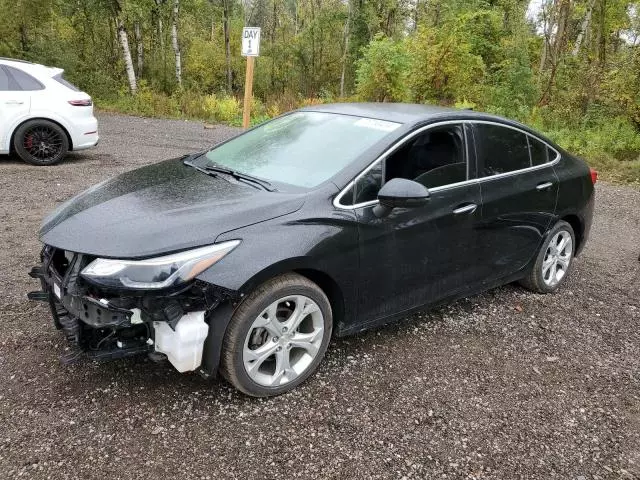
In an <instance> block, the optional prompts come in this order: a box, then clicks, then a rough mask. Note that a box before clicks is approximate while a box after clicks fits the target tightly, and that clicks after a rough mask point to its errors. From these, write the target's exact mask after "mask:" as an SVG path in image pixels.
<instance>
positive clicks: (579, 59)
mask: <svg viewBox="0 0 640 480" xmlns="http://www.w3.org/2000/svg"><path fill="white" fill-rule="evenodd" d="M173 3H174V2H173V1H168V0H161V1H154V0H82V1H78V0H0V12H1V13H2V15H0V56H9V57H17V58H23V59H26V60H32V61H36V62H39V63H43V64H48V65H55V66H59V67H62V68H64V69H65V71H66V73H65V75H66V77H67V78H68V79H69V80H71V81H72V82H73V83H76V84H77V85H78V86H80V87H81V88H82V89H83V90H85V91H87V92H89V93H90V94H91V95H92V96H93V97H94V98H95V100H96V104H97V105H98V106H99V107H100V108H105V109H112V110H118V111H123V112H127V113H132V114H136V115H145V116H147V115H148V116H165V117H167V116H168V117H187V118H197V119H202V120H205V121H209V122H225V123H229V124H233V125H239V124H240V123H241V121H242V101H241V99H242V95H243V89H244V76H245V65H246V62H245V59H244V58H243V57H241V56H240V32H241V30H242V27H243V26H244V25H245V24H247V25H254V26H260V27H262V42H261V56H260V57H259V58H257V59H256V65H255V67H256V68H255V77H254V100H253V103H252V122H254V123H255V122H261V121H264V120H266V119H268V118H271V117H274V116H276V115H278V114H280V113H283V112H286V111H289V110H291V109H294V108H297V107H299V106H302V105H309V104H316V103H322V102H335V101H348V100H352V101H353V100H369V101H410V102H420V103H436V104H442V105H449V106H456V107H459V108H471V107H472V108H474V109H476V110H483V111H488V112H492V113H497V114H500V115H503V116H506V117H510V118H515V119H517V120H520V121H522V122H524V123H528V124H531V125H533V126H535V127H536V128H538V129H539V130H541V131H543V132H547V133H549V134H550V135H551V136H552V137H553V138H555V139H556V140H557V141H558V142H559V143H560V144H561V145H563V146H565V147H567V148H568V149H569V150H571V151H574V152H576V153H578V154H580V155H582V156H584V157H585V158H586V159H587V160H588V161H589V162H591V163H592V164H593V165H595V166H598V168H600V169H601V170H602V171H603V173H604V174H605V177H606V176H609V177H610V178H616V179H620V180H625V181H636V180H635V179H637V178H638V170H639V169H640V166H639V164H640V159H639V158H638V155H639V152H640V144H639V142H640V140H639V138H640V6H639V5H638V2H637V0H636V1H630V0H571V1H566V0H545V1H544V2H538V4H540V5H541V8H543V9H544V12H545V16H546V18H547V19H548V20H550V22H551V25H549V26H548V30H547V33H548V40H547V41H545V40H544V38H543V35H542V32H543V31H544V28H545V24H544V23H543V22H542V21H541V13H542V11H541V10H539V11H538V17H539V18H534V19H531V18H528V17H527V16H526V15H525V11H526V9H527V5H528V4H529V3H530V2H528V1H526V0H429V1H414V0H367V1H361V0H357V1H356V0H313V1H304V2H299V1H296V2H293V1H291V0H268V1H267V0H252V1H251V2H240V1H239V0H180V2H179V3H180V14H179V18H178V19H177V28H178V41H179V46H180V51H181V58H182V85H181V86H179V85H178V82H177V79H176V75H175V56H174V51H173V47H172V41H171V40H172V38H171V26H172V23H173V20H174V18H173V13H172V7H173ZM590 6H593V9H592V11H591V16H590V17H589V15H588V13H589V9H590ZM564 7H566V8H564ZM225 11H226V12H227V14H228V23H227V25H228V31H229V40H230V43H229V46H230V56H229V57H227V52H226V48H225V35H224V27H223V24H224V22H223V13H224V12H225ZM34 12H36V13H37V14H34ZM587 20H589V21H587ZM117 22H120V23H121V24H122V25H123V27H124V29H125V31H126V33H127V36H128V43H129V50H130V53H131V58H132V61H133V66H134V68H135V70H136V72H135V73H136V78H137V80H138V82H139V92H138V94H137V95H136V96H132V95H130V94H129V93H128V90H129V88H128V82H127V76H126V75H125V61H124V57H125V55H124V54H123V48H122V46H121V45H120V42H119V39H118V36H117V31H116V24H117ZM560 25H566V28H565V29H564V30H563V31H562V34H561V35H560V34H557V32H559V31H560V30H559V27H560ZM583 29H584V32H582V30H583ZM139 53H140V54H141V55H140V58H141V59H142V65H138V57H139V55H138V54H139ZM227 65H229V68H230V73H231V82H230V83H231V85H230V86H229V81H228V76H227ZM342 79H344V81H342ZM341 83H343V84H344V88H343V89H342V90H343V92H342V91H341Z"/></svg>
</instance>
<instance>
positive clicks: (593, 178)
mask: <svg viewBox="0 0 640 480" xmlns="http://www.w3.org/2000/svg"><path fill="white" fill-rule="evenodd" d="M589 172H590V173H591V183H593V184H594V185H595V184H596V182H597V181H598V171H597V170H596V169H595V168H590V169H589Z"/></svg>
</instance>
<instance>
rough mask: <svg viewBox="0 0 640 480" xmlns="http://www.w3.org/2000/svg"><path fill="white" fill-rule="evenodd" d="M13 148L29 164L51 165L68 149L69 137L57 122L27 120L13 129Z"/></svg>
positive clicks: (60, 158) (61, 157) (62, 156)
mask: <svg viewBox="0 0 640 480" xmlns="http://www.w3.org/2000/svg"><path fill="white" fill-rule="evenodd" d="M13 148H14V150H15V152H16V153H17V154H18V156H19V157H20V158H21V159H22V160H24V161H25V162H27V163H30V164H31V165H53V164H55V163H58V162H59V161H60V160H62V159H63V158H64V157H65V155H66V154H67V152H68V151H69V138H68V137H67V133H66V132H65V131H64V130H63V129H62V127H60V126H59V125H58V124H57V123H53V122H50V121H49V120H29V121H27V122H25V123H23V124H22V125H20V126H19V127H18V129H17V130H16V131H15V133H14V135H13Z"/></svg>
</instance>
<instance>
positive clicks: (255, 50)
mask: <svg viewBox="0 0 640 480" xmlns="http://www.w3.org/2000/svg"><path fill="white" fill-rule="evenodd" d="M258 55H260V28H259V27H244V28H243V29H242V56H243V57H247V73H246V76H245V81H244V109H243V110H242V128H245V129H246V128H249V120H250V118H251V97H252V94H253V65H254V57H257V56H258Z"/></svg>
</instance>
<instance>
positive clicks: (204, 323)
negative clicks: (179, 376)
mask: <svg viewBox="0 0 640 480" xmlns="http://www.w3.org/2000/svg"><path fill="white" fill-rule="evenodd" d="M40 259H41V262H42V263H41V265H39V266H36V267H34V268H33V269H32V270H31V272H30V275H31V276H32V277H34V278H39V279H40V281H41V283H42V291H39V292H31V293H30V294H29V298H31V299H32V300H42V301H46V302H48V303H49V306H50V308H51V313H52V315H53V321H54V324H55V326H56V327H57V328H58V329H60V330H62V331H63V332H64V334H65V336H66V337H67V339H68V341H69V343H70V347H71V348H70V349H69V350H68V351H67V352H66V353H65V354H64V355H63V356H62V362H63V363H73V362H77V361H80V360H82V359H87V358H88V359H95V360H109V359H117V358H123V357H127V356H131V355H138V354H145V353H146V354H149V355H150V357H151V358H152V359H153V360H159V359H164V358H165V356H166V358H168V360H169V361H170V362H171V363H172V365H173V366H174V367H175V368H176V369H177V370H178V371H180V372H184V371H189V370H196V369H198V367H199V366H200V364H201V362H202V356H203V346H204V343H205V340H206V338H207V335H208V332H209V325H208V320H209V313H210V312H212V311H213V310H214V309H216V308H217V307H218V306H219V305H220V304H221V303H223V302H228V301H232V300H233V299H234V298H235V296H236V294H235V292H232V291H229V290H226V289H223V288H221V287H217V286H213V285H210V284H208V283H205V282H201V281H199V280H194V281H192V282H190V283H188V284H186V285H180V286H178V287H174V288H170V289H164V290H162V291H153V290H150V291H145V290H127V289H118V288H104V287H102V286H96V285H94V284H92V283H91V282H89V281H87V280H86V279H85V278H84V277H83V276H81V275H80V272H81V271H82V270H83V269H84V268H85V267H86V266H87V265H89V264H90V263H91V262H92V261H93V260H95V257H91V256H88V255H83V254H79V253H73V252H68V251H65V250H61V249H56V248H54V247H51V246H45V247H44V248H43V249H42V252H41V255H40Z"/></svg>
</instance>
